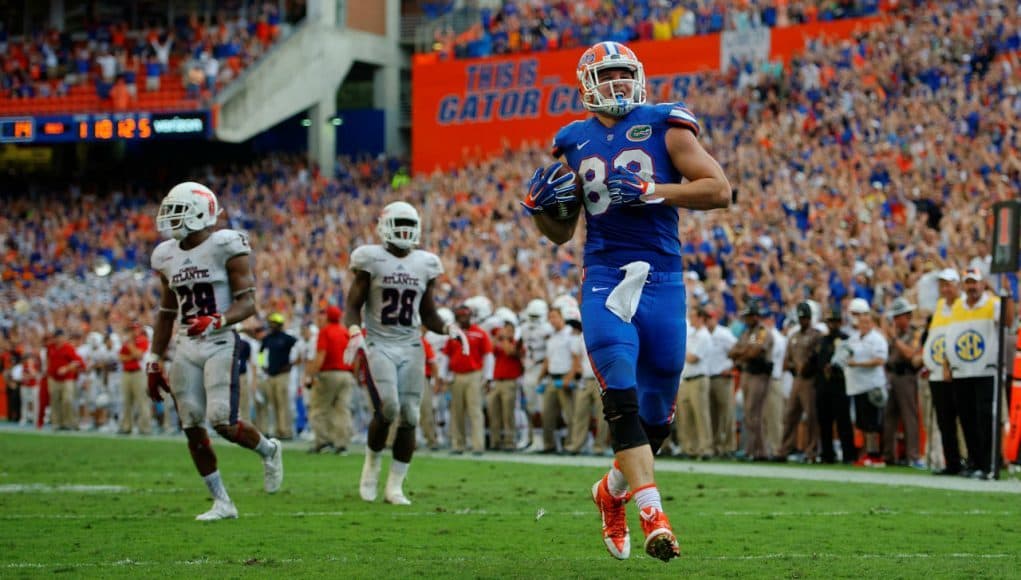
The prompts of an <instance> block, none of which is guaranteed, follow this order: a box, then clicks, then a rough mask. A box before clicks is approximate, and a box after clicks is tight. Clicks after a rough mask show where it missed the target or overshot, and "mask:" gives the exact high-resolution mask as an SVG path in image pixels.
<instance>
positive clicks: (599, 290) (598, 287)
mask: <svg viewBox="0 0 1021 580" xmlns="http://www.w3.org/2000/svg"><path fill="white" fill-rule="evenodd" d="M609 289H610V287H609V286H593V287H592V291H593V292H602V291H603V290H609Z"/></svg>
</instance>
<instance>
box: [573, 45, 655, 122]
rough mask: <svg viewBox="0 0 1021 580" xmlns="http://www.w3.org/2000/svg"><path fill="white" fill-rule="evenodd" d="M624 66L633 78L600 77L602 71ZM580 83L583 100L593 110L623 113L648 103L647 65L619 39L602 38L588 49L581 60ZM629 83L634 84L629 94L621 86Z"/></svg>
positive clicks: (617, 114) (579, 67)
mask: <svg viewBox="0 0 1021 580" xmlns="http://www.w3.org/2000/svg"><path fill="white" fill-rule="evenodd" d="M622 68H623V69H628V70H630V71H631V74H632V76H633V78H631V79H619V80H605V81H603V82H600V81H599V73H600V72H601V71H604V70H612V69H622ZM578 83H579V84H580V85H581V86H580V87H579V89H580V90H581V102H582V104H583V105H585V108H586V109H587V110H589V111H592V112H593V113H603V114H606V115H610V116H613V117H623V116H624V115H626V114H628V113H629V112H631V110H632V109H634V108H635V107H636V106H638V105H641V104H644V103H645V69H644V68H643V67H642V62H641V61H640V60H638V57H637V56H635V53H634V52H632V50H631V49H630V48H628V47H626V46H624V45H623V44H621V43H619V42H599V43H597V44H595V45H593V46H592V48H590V49H588V50H586V51H585V52H584V53H583V54H582V55H581V60H580V61H578ZM627 83H630V85H631V96H630V98H629V97H625V96H624V94H623V93H621V92H620V90H619V88H620V87H621V86H623V85H625V84H627ZM600 89H603V90H604V91H605V92H606V93H607V94H608V95H610V96H606V95H604V94H603V92H600Z"/></svg>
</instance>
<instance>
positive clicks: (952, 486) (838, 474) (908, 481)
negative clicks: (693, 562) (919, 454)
mask: <svg viewBox="0 0 1021 580" xmlns="http://www.w3.org/2000/svg"><path fill="white" fill-rule="evenodd" d="M0 432H4V433H11V434H19V435H30V436H33V435H34V436H50V437H84V438H95V439H107V440H109V439H121V440H123V439H130V440H135V441H142V440H144V441H161V442H173V443H183V441H184V438H183V435H180V434H177V435H157V436H151V437H145V438H142V437H138V436H132V437H125V436H122V435H116V434H106V433H97V432H94V431H70V432H52V431H47V430H43V431H34V430H26V429H24V428H18V427H12V426H0ZM307 446H308V443H307V442H304V441H295V442H291V443H285V444H284V448H285V449H287V450H292V449H293V450H299V449H304V448H306V447H307ZM354 453H355V454H357V453H359V452H358V451H357V450H354ZM418 455H420V456H421V457H429V458H431V459H442V460H450V461H491V462H496V463H518V464H526V465H550V466H556V467H592V468H600V469H605V468H606V467H607V466H608V465H609V464H610V458H609V457H580V456H579V457H572V456H564V455H533V454H524V453H485V454H483V455H482V456H474V455H458V456H453V455H450V454H448V453H445V452H443V451H438V452H428V451H420V452H419V453H418ZM656 470H657V471H659V472H667V473H684V474H690V475H727V476H732V477H756V478H764V479H793V480H801V481H828V482H835V483H854V484H864V485H890V486H908V487H923V488H928V489H943V490H948V491H971V492H975V491H977V492H987V493H1013V494H1021V481H1019V480H1000V481H974V480H971V479H965V478H963V477H937V476H934V475H930V474H927V473H917V474H911V473H896V472H892V470H890V471H887V470H885V469H868V468H862V469H855V470H851V469H833V468H829V467H826V466H822V465H816V466H812V467H795V466H786V465H785V466H777V465H763V464H755V463H734V462H722V461H720V462H713V461H708V462H698V463H694V462H690V461H679V460H674V459H660V460H658V461H656Z"/></svg>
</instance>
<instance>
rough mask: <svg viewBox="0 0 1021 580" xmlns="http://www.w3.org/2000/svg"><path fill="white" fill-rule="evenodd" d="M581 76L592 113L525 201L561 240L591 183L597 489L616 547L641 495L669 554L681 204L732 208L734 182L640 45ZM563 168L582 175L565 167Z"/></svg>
mask: <svg viewBox="0 0 1021 580" xmlns="http://www.w3.org/2000/svg"><path fill="white" fill-rule="evenodd" d="M578 81H579V83H580V90H581V100H582V102H583V103H584V105H585V108H586V109H587V110H588V111H591V112H592V113H594V115H593V116H591V117H589V118H588V119H586V120H584V121H575V122H573V123H570V124H568V125H566V126H564V127H563V128H561V129H560V131H559V132H558V133H557V135H556V137H555V139H554V142H553V156H554V157H556V158H557V159H558V162H557V163H554V164H553V165H551V166H550V167H547V168H540V169H539V170H537V171H536V172H535V175H533V177H532V179H531V181H530V182H529V184H528V194H527V196H526V197H525V200H524V201H523V202H522V205H523V206H524V207H525V209H526V211H528V212H529V213H530V214H531V215H532V216H533V218H534V221H535V223H536V225H537V227H538V228H539V230H540V231H541V232H542V233H543V235H545V236H546V237H547V238H549V239H550V240H551V241H553V242H554V243H557V244H562V243H564V242H566V241H568V240H570V239H571V237H572V236H573V235H574V230H575V228H576V226H577V224H578V212H576V211H571V210H573V209H574V208H576V207H578V203H577V201H576V187H577V185H576V183H575V181H576V180H577V179H580V180H581V188H582V194H583V199H582V200H581V201H582V203H583V205H584V207H585V223H586V240H585V252H584V255H585V258H584V267H585V278H584V283H583V285H582V300H581V314H582V328H583V329H584V335H585V344H586V346H587V347H588V351H589V356H590V357H591V360H592V363H593V367H594V368H595V371H596V376H597V378H598V379H599V383H600V386H601V388H602V397H603V407H604V414H605V416H606V420H607V422H608V423H609V426H610V438H611V443H612V445H613V450H614V454H615V457H616V460H615V461H614V464H613V467H612V468H611V469H610V471H609V472H608V473H607V474H606V475H605V476H604V477H603V478H602V479H600V480H599V481H598V482H596V484H595V485H594V486H593V488H592V498H593V500H594V501H595V503H596V505H597V506H598V507H599V511H600V514H601V515H602V518H603V541H604V543H605V545H606V548H607V549H608V550H609V552H610V554H612V555H613V556H614V557H616V558H619V559H625V558H627V557H628V556H629V555H630V551H631V541H630V535H629V532H628V528H627V516H626V513H625V505H626V502H627V501H628V500H629V499H632V498H633V499H634V501H635V503H636V504H637V506H638V509H639V511H640V515H641V518H640V520H641V524H642V531H643V532H644V534H645V551H646V552H647V553H648V554H649V555H651V556H653V557H655V558H659V559H661V560H664V561H669V560H670V559H671V558H674V557H676V556H678V555H679V554H680V549H679V547H678V543H677V538H676V536H675V535H674V532H673V530H672V528H671V527H670V522H669V520H668V519H667V517H666V515H665V514H664V513H663V508H662V503H661V499H660V494H659V490H658V489H657V488H656V484H655V479H654V462H653V457H654V455H655V454H656V452H657V451H658V450H659V448H660V446H661V445H662V444H663V441H664V440H665V439H666V438H667V436H668V435H669V433H670V428H671V424H672V422H673V415H674V401H675V400H676V396H677V389H678V386H679V384H680V376H681V369H682V368H683V367H684V359H685V335H686V327H685V309H686V305H685V294H684V280H683V272H682V265H681V242H680V239H679V235H678V219H679V215H678V214H679V212H678V208H684V209H688V210H710V209H716V208H726V207H728V206H729V205H730V203H731V188H730V184H729V182H728V181H727V177H726V176H725V175H724V173H723V169H722V168H721V167H720V165H719V163H717V162H716V160H715V159H713V158H712V157H711V156H710V155H709V154H708V153H707V152H706V151H705V149H703V148H702V146H701V144H700V143H699V142H698V135H699V131H700V127H699V123H698V120H697V119H696V118H695V116H694V115H693V114H692V113H691V111H689V110H688V109H687V107H685V106H684V105H683V104H681V103H673V104H659V105H649V104H646V103H645V73H644V71H643V69H642V63H641V62H640V61H639V60H638V58H637V57H636V56H635V54H634V52H632V51H631V49H629V48H627V47H626V46H624V45H622V44H620V43H616V42H600V43H598V44H596V45H595V46H593V47H592V48H589V49H588V50H586V51H585V53H584V54H583V55H582V57H581V61H580V62H579V64H578ZM563 165H567V166H568V167H569V168H570V169H572V170H573V172H574V173H573V174H572V173H566V172H562V171H561V168H562V166H563ZM565 210H566V211H565Z"/></svg>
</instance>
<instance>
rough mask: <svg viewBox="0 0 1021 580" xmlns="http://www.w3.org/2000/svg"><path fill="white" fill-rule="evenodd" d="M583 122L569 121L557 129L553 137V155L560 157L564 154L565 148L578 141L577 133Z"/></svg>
mask: <svg viewBox="0 0 1021 580" xmlns="http://www.w3.org/2000/svg"><path fill="white" fill-rule="evenodd" d="M584 124H585V121H571V122H570V123H568V124H566V125H564V126H563V127H561V128H560V130H559V131H557V134H556V136H554V137H553V151H552V153H553V157H560V156H561V155H563V154H564V150H565V149H569V148H570V147H572V146H574V145H576V144H577V143H578V134H579V133H580V131H581V127H582V126H583V125H584Z"/></svg>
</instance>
